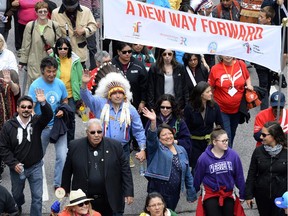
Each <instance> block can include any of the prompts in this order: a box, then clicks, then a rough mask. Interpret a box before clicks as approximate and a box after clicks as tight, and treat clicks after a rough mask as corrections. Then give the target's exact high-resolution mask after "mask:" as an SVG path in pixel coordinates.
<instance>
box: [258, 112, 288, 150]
mask: <svg viewBox="0 0 288 216" xmlns="http://www.w3.org/2000/svg"><path fill="white" fill-rule="evenodd" d="M275 120H276V119H275V116H274V115H273V112H272V107H269V108H268V109H265V110H262V111H261V112H259V113H258V114H257V115H256V117H255V123H254V133H257V132H259V131H260V130H262V128H263V126H264V124H266V123H267V122H269V121H275ZM278 122H279V124H280V125H281V127H282V129H283V131H284V133H286V134H288V110H287V109H283V114H282V116H280V118H279V121H278ZM260 145H261V142H257V143H256V147H257V146H260Z"/></svg>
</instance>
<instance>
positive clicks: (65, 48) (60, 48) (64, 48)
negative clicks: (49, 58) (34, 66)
mask: <svg viewBox="0 0 288 216" xmlns="http://www.w3.org/2000/svg"><path fill="white" fill-rule="evenodd" d="M68 49H69V48H68V47H58V50H68Z"/></svg>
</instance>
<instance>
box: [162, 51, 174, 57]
mask: <svg viewBox="0 0 288 216" xmlns="http://www.w3.org/2000/svg"><path fill="white" fill-rule="evenodd" d="M167 55H168V56H172V55H173V53H170V52H169V53H165V52H164V53H162V56H163V57H164V56H167Z"/></svg>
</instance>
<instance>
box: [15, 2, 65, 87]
mask: <svg viewBox="0 0 288 216" xmlns="http://www.w3.org/2000/svg"><path fill="white" fill-rule="evenodd" d="M29 2H30V1H29ZM33 2H34V1H31V2H30V3H31V4H32V3H33ZM35 3H36V2H35ZM35 3H33V4H35ZM20 5H21V1H20ZM35 11H36V15H37V19H36V20H35V21H34V19H33V21H30V22H28V23H25V25H24V28H25V31H24V28H23V31H24V35H23V42H22V40H21V42H22V47H21V51H20V54H21V56H20V59H19V66H20V68H22V67H23V66H27V72H28V81H27V86H30V84H31V83H32V82H33V81H34V80H35V79H37V78H38V77H40V76H41V70H40V62H41V60H42V59H43V58H44V57H46V56H48V55H50V54H51V53H52V52H53V49H52V47H53V46H54V44H55V42H56V40H57V39H58V38H59V37H61V30H60V27H59V25H58V23H56V22H53V21H51V20H49V19H48V4H47V3H46V2H42V1H41V2H37V3H36V4H35ZM34 13H35V12H34ZM22 17H23V18H24V17H26V14H25V13H24V14H23V16H22ZM18 21H19V20H18ZM25 26H26V27H25ZM21 28H22V27H21ZM19 31H20V30H19ZM20 34H21V31H20ZM23 91H25V89H24V90H23Z"/></svg>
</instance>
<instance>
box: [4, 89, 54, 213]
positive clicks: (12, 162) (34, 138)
mask: <svg viewBox="0 0 288 216" xmlns="http://www.w3.org/2000/svg"><path fill="white" fill-rule="evenodd" d="M35 94H36V98H37V101H38V102H39V103H40V104H41V105H40V109H41V111H42V114H41V115H34V114H33V100H32V98H31V97H29V96H22V97H20V98H19V99H18V100H17V115H16V116H14V117H13V118H11V119H10V120H9V121H7V122H6V123H5V124H4V125H3V128H2V130H1V134H0V154H1V156H2V157H3V160H4V162H5V163H6V164H7V165H8V166H9V168H10V178H11V183H12V195H13V198H14V200H15V202H16V204H17V206H18V209H19V212H20V213H21V211H22V208H21V206H22V205H23V204H24V203H25V199H24V193H23V191H24V187H25V180H26V179H28V182H29V185H30V190H31V198H32V199H31V200H32V203H31V207H30V215H33V216H34V215H35V216H41V215H42V193H43V175H42V165H43V161H42V158H43V150H42V144H41V133H42V131H43V129H44V128H45V127H46V125H47V124H48V123H49V121H50V120H51V119H52V117H53V112H52V109H51V106H50V105H49V103H48V102H46V98H45V95H44V92H43V90H40V89H37V90H36V92H35Z"/></svg>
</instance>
